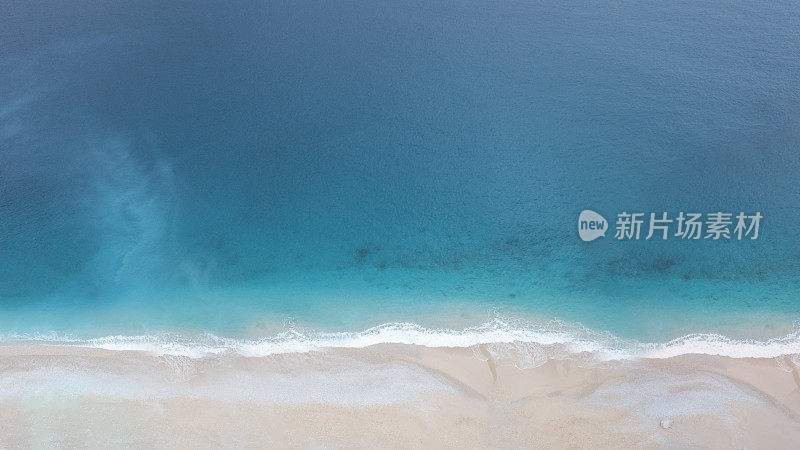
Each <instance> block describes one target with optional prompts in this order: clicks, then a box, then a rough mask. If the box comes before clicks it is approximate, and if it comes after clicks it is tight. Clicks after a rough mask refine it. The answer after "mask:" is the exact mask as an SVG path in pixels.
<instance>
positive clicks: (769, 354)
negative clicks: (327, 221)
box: [2, 318, 800, 367]
mask: <svg viewBox="0 0 800 450" xmlns="http://www.w3.org/2000/svg"><path fill="white" fill-rule="evenodd" d="M2 341H5V342H10V341H14V342H19V341H36V342H43V343H49V344H54V345H72V346H80V347H89V348H100V349H107V350H118V351H125V350H127V351H146V352H151V353H155V354H159V355H175V356H186V357H189V358H201V357H206V356H212V355H226V354H230V355H241V356H247V357H260V356H270V355H278V354H288V353H308V352H313V351H320V350H324V349H328V348H363V347H368V346H371V345H376V344H408V345H420V346H425V347H462V348H469V347H475V346H478V345H485V344H491V345H490V346H489V347H488V349H489V350H490V351H491V352H492V353H493V354H496V353H498V352H502V351H503V350H505V351H506V352H511V353H515V354H517V355H518V356H519V358H522V359H525V361H520V365H521V367H531V366H535V365H538V364H539V363H540V362H541V361H542V360H543V358H544V359H545V360H546V358H547V357H563V356H564V355H565V354H591V355H592V357H593V358H594V359H596V360H600V361H609V360H625V359H635V358H670V357H674V356H680V355H686V354H707V355H720V356H728V357H733V358H750V357H755V358H774V357H778V356H782V355H795V354H800V330H796V331H794V332H793V333H790V334H788V335H786V336H783V337H779V338H773V339H768V340H763V341H759V340H752V339H731V338H728V337H725V336H722V335H719V334H691V335H687V336H684V337H681V338H678V339H674V340H671V341H669V342H664V343H642V342H637V341H634V340H626V339H621V338H619V337H616V336H614V335H612V334H611V333H608V332H599V331H594V330H590V329H588V328H586V327H583V326H580V325H576V324H570V323H567V322H563V321H558V320H551V321H546V322H541V323H532V322H526V321H521V320H513V319H503V318H494V319H492V320H490V321H488V322H486V323H483V324H481V325H479V326H474V327H467V328H464V329H461V330H454V329H441V328H440V329H437V328H425V327H422V326H420V325H417V324H413V323H387V324H383V325H380V326H376V327H373V328H369V329H367V330H364V331H361V332H321V331H310V330H303V329H299V328H293V327H292V328H289V329H287V330H286V331H283V332H281V333H279V334H276V335H274V336H270V337H265V338H261V339H234V338H226V337H220V336H216V335H213V334H203V335H199V336H188V335H176V334H159V335H142V336H107V337H102V338H94V339H78V338H73V337H68V336H55V335H35V336H29V335H14V336H6V337H5V338H4V339H2ZM503 344H505V345H503Z"/></svg>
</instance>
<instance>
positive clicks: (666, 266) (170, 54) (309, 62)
mask: <svg viewBox="0 0 800 450" xmlns="http://www.w3.org/2000/svg"><path fill="white" fill-rule="evenodd" d="M0 4H1V5H2V11H3V13H2V14H1V15H0V330H2V332H3V333H5V334H14V333H36V332H39V333H47V332H51V331H58V332H73V333H88V334H108V333H141V332H149V331H155V330H166V329H175V328H177V329H192V330H206V331H212V332H215V333H220V334H237V333H243V332H245V330H249V331H248V332H249V333H253V331H252V329H253V327H256V329H259V328H258V327H261V328H263V330H265V331H264V333H268V331H267V330H269V329H270V326H271V325H270V324H275V323H278V324H279V323H281V321H282V320H284V319H291V320H293V321H297V322H302V323H307V324H311V325H312V326H315V327H319V328H324V329H341V330H355V329H362V328H364V327H367V326H371V325H376V324H379V323H383V322H391V321H398V320H413V321H417V322H424V321H425V320H432V319H431V318H432V317H434V316H436V317H439V316H441V317H452V318H458V319H459V320H464V321H466V322H469V321H470V320H473V321H475V322H480V321H481V320H483V319H485V317H486V315H487V314H490V311H494V312H495V313H500V314H508V315H535V316H541V317H556V318H560V319H564V320H568V321H575V322H580V323H583V324H585V325H586V326H588V327H591V328H594V329H600V330H608V331H610V332H612V333H615V334H617V335H621V336H627V337H637V338H642V339H662V338H667V337H675V336H678V335H681V334H684V333H687V332H690V331H710V330H717V329H726V330H727V329H728V328H729V327H739V328H756V329H759V330H760V329H763V330H764V332H765V334H770V333H771V332H772V333H774V334H780V333H781V332H782V330H784V329H785V325H786V324H790V323H791V322H792V321H794V320H797V319H800V294H798V293H800V239H798V234H797V233H798V225H800V184H798V179H800V37H799V36H800V6H797V4H796V3H794V2H790V1H770V2H742V1H733V2H731V1H724V2H723V1H709V2H695V1H670V2H661V1H622V2H620V1H613V2H612V1H599V2H563V1H552V0H545V1H540V2H533V1H521V2H495V1H491V2H487V1H480V2H478V1H460V2H441V1H433V2H430V1H425V2H418V1H414V0H411V1H402V2H367V1H342V0H337V1H331V2H308V1H287V2H277V1H266V2H255V1H254V2H225V4H220V3H217V2H202V1H201V2H135V3H132V4H129V5H127V4H122V3H120V2H111V3H101V2H97V3H95V2H80V3H73V4H69V5H66V4H63V3H60V2H52V3H47V2H44V3H36V4H31V3H29V2H13V1H12V2H0ZM583 209H593V210H595V211H598V212H601V213H602V214H604V215H605V217H606V218H608V219H609V220H611V221H612V222H613V220H614V219H615V216H616V214H617V213H618V212H621V211H637V212H645V213H649V212H658V213H660V212H661V211H667V212H669V213H670V215H676V214H677V213H678V212H680V211H695V212H703V213H707V212H713V211H728V212H733V213H738V212H739V211H745V212H748V213H754V212H755V211H759V212H761V214H762V215H763V216H764V219H763V221H762V223H761V228H760V236H759V238H758V239H757V240H753V241H750V240H745V241H741V242H739V241H736V240H732V241H725V240H723V241H712V240H701V241H692V242H686V241H681V240H680V239H676V238H670V239H668V240H667V241H664V242H659V241H652V240H651V241H645V240H641V241H638V242H636V241H633V242H627V241H623V242H619V241H615V240H614V239H613V237H612V235H613V232H612V233H609V234H608V235H607V236H606V238H605V239H599V240H597V241H594V242H590V243H586V242H582V241H581V240H580V239H579V238H578V235H577V229H576V221H577V216H578V213H579V212H580V211H581V210H583ZM426 318H427V319H426ZM771 330H772V331H771ZM256 333H258V332H257V331H256Z"/></svg>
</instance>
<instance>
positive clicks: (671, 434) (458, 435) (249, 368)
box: [0, 343, 800, 448]
mask: <svg viewBox="0 0 800 450" xmlns="http://www.w3.org/2000/svg"><path fill="white" fill-rule="evenodd" d="M499 347H500V346H499V345H494V346H492V345H490V346H487V345H482V346H475V347H472V348H428V347H422V346H413V345H404V344H380V345H374V346H370V347H366V348H358V349H336V348H332V349H327V350H324V351H318V352H311V353H304V354H302V353H294V354H284V355H275V356H269V357H258V358H248V357H243V356H233V355H228V356H214V357H207V358H196V359H192V358H187V357H178V356H171V355H158V354H153V353H148V352H140V351H111V350H102V349H92V348H82V347H69V346H47V345H42V344H13V345H6V346H3V347H0V404H2V408H0V446H2V447H4V448H6V447H11V448H31V447H34V448H36V447H38V448H41V447H53V446H55V447H90V448H101V447H121V446H124V447H130V448H153V447H160V448H163V447H171V448H208V447H243V446H244V447H272V448H309V447H362V448H439V447H450V448H454V447H455V448H488V447H505V448H508V447H529V448H577V447H580V448H630V447H636V448H681V447H702V448H796V447H797V445H798V443H800V392H798V386H800V376H798V369H797V366H796V358H795V359H794V360H793V359H792V358H791V357H789V356H786V357H780V358H775V359H753V358H738V359H737V358H728V357H720V356H710V355H684V356H678V357H672V358H666V359H636V360H627V361H604V362H603V361H596V360H594V359H593V358H592V356H591V355H588V354H583V355H581V354H579V355H573V356H572V357H569V358H562V359H551V358H547V357H542V356H541V354H538V355H537V354H536V352H535V351H532V350H531V348H527V353H525V352H524V351H523V350H524V349H525V348H526V347H525V346H524V345H523V344H520V343H517V344H504V345H503V348H504V351H503V352H500V351H498V348H499ZM535 350H536V351H539V352H546V351H548V349H547V348H541V347H537V348H536V349H535ZM550 350H552V349H550ZM531 357H533V358H534V362H531ZM526 358H527V359H526ZM536 358H538V359H536ZM523 363H524V364H523ZM520 367H523V368H520Z"/></svg>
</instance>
